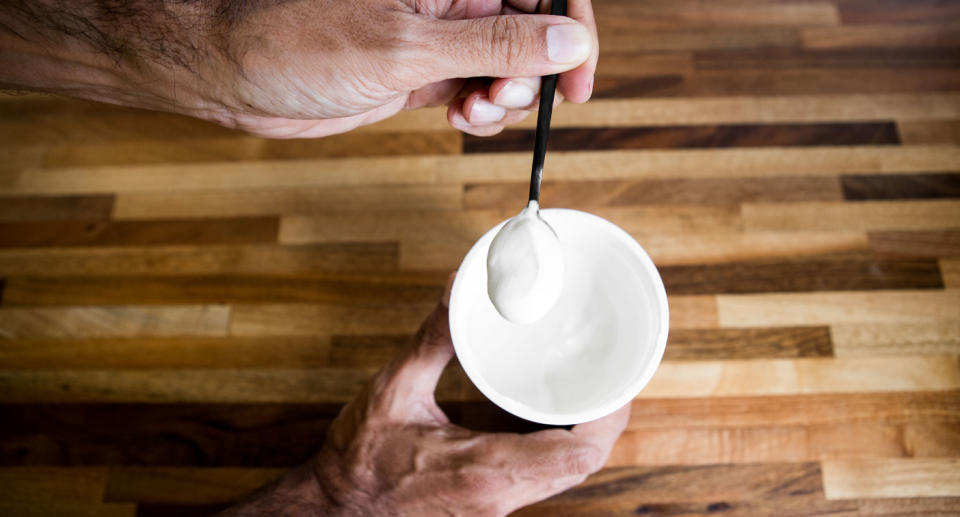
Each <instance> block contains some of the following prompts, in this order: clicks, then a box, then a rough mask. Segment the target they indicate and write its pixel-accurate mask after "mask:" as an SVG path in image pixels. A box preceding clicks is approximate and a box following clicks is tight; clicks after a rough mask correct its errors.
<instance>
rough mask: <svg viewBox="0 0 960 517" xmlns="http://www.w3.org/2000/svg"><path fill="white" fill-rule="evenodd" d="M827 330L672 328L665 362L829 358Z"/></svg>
mask: <svg viewBox="0 0 960 517" xmlns="http://www.w3.org/2000/svg"><path fill="white" fill-rule="evenodd" d="M832 355H833V344H832V342H831V340H830V328H829V327H779V328H759V329H675V330H672V331H670V337H669V341H668V342H667V349H666V352H665V353H664V356H663V358H664V359H665V360H686V359H690V360H721V359H762V358H791V357H830V356H832Z"/></svg>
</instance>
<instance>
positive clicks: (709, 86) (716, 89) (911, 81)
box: [593, 67, 960, 99]
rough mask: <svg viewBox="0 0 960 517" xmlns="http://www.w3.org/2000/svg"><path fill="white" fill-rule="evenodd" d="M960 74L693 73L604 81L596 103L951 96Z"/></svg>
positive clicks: (918, 71) (868, 71) (874, 70)
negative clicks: (920, 94)
mask: <svg viewBox="0 0 960 517" xmlns="http://www.w3.org/2000/svg"><path fill="white" fill-rule="evenodd" d="M957 89H960V72H957V71H956V70H947V69H927V68H903V69H890V68H876V67H873V68H843V69H838V68H836V67H834V68H802V69H790V70H781V69H773V70H750V69H743V70H733V69H731V70H702V71H698V72H696V73H693V74H687V75H679V74H665V75H659V76H648V77H598V78H597V79H596V82H595V83H594V89H593V97H594V98H604V99H610V98H630V97H717V96H746V97H755V96H762V95H817V94H867V93H917V92H948V91H956V90H957Z"/></svg>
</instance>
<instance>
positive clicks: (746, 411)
mask: <svg viewBox="0 0 960 517" xmlns="http://www.w3.org/2000/svg"><path fill="white" fill-rule="evenodd" d="M870 422H873V423H883V424H889V425H905V424H909V423H911V422H924V423H929V424H943V425H946V426H953V427H957V424H960V391H902V392H897V391H894V392H889V391H888V392H873V393H825V394H802V395H779V396H748V397H733V396H728V397H710V398H665V399H656V398H652V399H648V398H638V399H635V400H634V401H633V404H632V411H631V412H630V423H629V424H628V426H627V429H633V430H649V429H663V428H677V429H679V428H683V429H698V428H701V427H707V428H715V427H716V428H719V427H724V428H735V427H776V426H804V425H810V426H835V427H839V428H842V427H843V426H846V425H854V424H860V423H870Z"/></svg>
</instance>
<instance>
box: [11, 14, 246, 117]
mask: <svg viewBox="0 0 960 517" xmlns="http://www.w3.org/2000/svg"><path fill="white" fill-rule="evenodd" d="M223 13H224V11H223V9H221V8H220V7H219V5H218V4H216V3H215V2H213V1H212V0H211V1H205V0H195V1H191V0H180V1H159V0H156V1H155V0H71V1H69V2H67V1H62V0H6V1H4V2H0V86H2V87H4V88H13V89H29V90H40V91H49V92H55V93H62V94H67V95H71V96H77V97H83V98H87V99H93V100H98V101H105V102H112V103H117V104H125V105H133V106H139V107H146V108H154V109H164V110H171V111H182V112H185V111H193V110H202V109H204V108H209V107H210V106H211V105H212V104H213V103H210V102H209V101H208V100H207V99H209V98H212V97H213V95H212V94H219V92H211V85H212V84H215V82H214V81H211V79H212V77H211V76H213V75H215V74H217V73H223V72H224V70H223V65H222V63H225V62H227V60H225V59H223V57H224V56H225V55H226V54H227V52H228V51H227V49H226V48H225V44H222V43H223V41H224V40H223V38H222V36H221V35H222V34H223V32H222V30H223V25H222V23H221V22H222V20H224V19H226V18H225V17H224V16H223ZM171 98H172V99H173V101H172V100H171Z"/></svg>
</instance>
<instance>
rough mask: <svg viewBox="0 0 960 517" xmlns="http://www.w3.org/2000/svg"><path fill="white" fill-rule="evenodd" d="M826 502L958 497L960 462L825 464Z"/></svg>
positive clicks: (858, 460)
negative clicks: (832, 500)
mask: <svg viewBox="0 0 960 517" xmlns="http://www.w3.org/2000/svg"><path fill="white" fill-rule="evenodd" d="M822 465H823V487H824V490H825V491H826V494H827V499H855V498H872V497H938V496H939V497H942V496H952V497H956V496H960V458H882V459H881V458H856V459H830V460H824V461H823V462H822Z"/></svg>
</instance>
